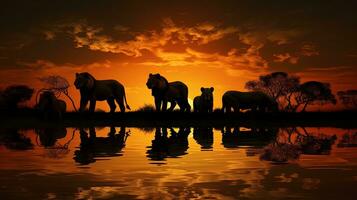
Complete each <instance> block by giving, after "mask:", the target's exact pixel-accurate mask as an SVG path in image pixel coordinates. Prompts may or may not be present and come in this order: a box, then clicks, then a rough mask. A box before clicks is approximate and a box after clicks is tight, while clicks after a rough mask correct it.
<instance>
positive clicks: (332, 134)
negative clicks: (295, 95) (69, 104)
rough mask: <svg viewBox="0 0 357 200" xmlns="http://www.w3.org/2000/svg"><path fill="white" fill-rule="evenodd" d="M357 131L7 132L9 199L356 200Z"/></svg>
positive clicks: (1, 183) (4, 164)
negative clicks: (288, 199) (287, 199)
mask: <svg viewBox="0 0 357 200" xmlns="http://www.w3.org/2000/svg"><path fill="white" fill-rule="evenodd" d="M356 188H357V129H340V128H328V127H326V128H313V127H307V128H302V127H294V128H259V129H258V128H254V129H250V128H244V127H223V128H215V129H213V128H202V127H201V128H191V127H180V128H162V127H161V128H131V127H95V128H85V129H83V128H45V129H36V130H33V129H31V130H16V129H1V130H0V197H1V199H237V198H239V199H286V198H293V199H355V196H356V195H357V190H356Z"/></svg>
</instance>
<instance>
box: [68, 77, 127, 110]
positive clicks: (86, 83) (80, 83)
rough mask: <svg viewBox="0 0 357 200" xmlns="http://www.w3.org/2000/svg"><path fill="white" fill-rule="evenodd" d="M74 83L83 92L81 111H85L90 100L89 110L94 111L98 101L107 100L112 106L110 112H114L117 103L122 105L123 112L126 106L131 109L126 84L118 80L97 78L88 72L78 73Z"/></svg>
mask: <svg viewBox="0 0 357 200" xmlns="http://www.w3.org/2000/svg"><path fill="white" fill-rule="evenodd" d="M74 85H75V86H76V88H77V89H79V91H80V93H81V103H80V108H79V111H84V110H85V108H86V106H87V104H88V101H89V102H90V105H89V111H90V112H94V109H95V104H96V101H104V100H106V101H107V102H108V104H109V106H110V112H114V111H115V108H116V105H115V102H114V101H116V102H117V104H118V105H119V107H120V111H121V112H125V106H124V100H125V105H126V108H127V109H129V110H130V107H129V105H128V102H127V100H126V96H125V89H124V86H123V85H122V84H121V83H119V82H118V81H116V80H96V79H95V78H94V77H93V76H92V75H90V74H89V73H87V72H84V73H76V80H75V81H74Z"/></svg>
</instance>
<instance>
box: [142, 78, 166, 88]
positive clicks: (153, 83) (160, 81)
mask: <svg viewBox="0 0 357 200" xmlns="http://www.w3.org/2000/svg"><path fill="white" fill-rule="evenodd" d="M146 86H147V87H148V88H149V89H159V90H164V89H165V88H167V86H168V82H167V80H166V79H165V77H163V76H161V75H160V74H149V78H148V81H147V82H146Z"/></svg>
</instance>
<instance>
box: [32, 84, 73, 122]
mask: <svg viewBox="0 0 357 200" xmlns="http://www.w3.org/2000/svg"><path fill="white" fill-rule="evenodd" d="M66 107H67V106H66V102H64V101H63V100H60V99H57V98H56V96H55V94H54V93H53V92H51V91H45V92H43V93H42V94H41V95H40V100H39V102H38V104H37V105H36V108H37V109H38V110H39V111H40V113H41V114H42V115H43V117H44V119H61V118H62V115H63V114H64V113H65V112H66Z"/></svg>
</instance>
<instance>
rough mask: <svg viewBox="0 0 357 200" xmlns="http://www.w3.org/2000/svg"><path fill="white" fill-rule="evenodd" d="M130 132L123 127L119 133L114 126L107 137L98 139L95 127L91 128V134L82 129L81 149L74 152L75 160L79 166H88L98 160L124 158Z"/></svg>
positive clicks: (80, 132)
mask: <svg viewBox="0 0 357 200" xmlns="http://www.w3.org/2000/svg"><path fill="white" fill-rule="evenodd" d="M129 132H130V131H126V128H125V127H121V128H120V130H119V132H118V133H117V131H116V128H115V127H113V126H112V127H110V131H109V133H108V136H107V137H97V134H96V130H95V128H94V127H90V128H89V133H88V132H87V131H86V130H85V129H84V128H81V129H80V131H79V134H80V147H79V150H76V151H75V152H74V158H73V159H74V160H75V161H76V162H77V163H79V164H82V165H87V164H90V163H93V162H95V161H96V160H98V158H105V157H117V156H122V155H123V152H122V149H123V148H124V147H125V142H126V140H127V138H128V136H129Z"/></svg>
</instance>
